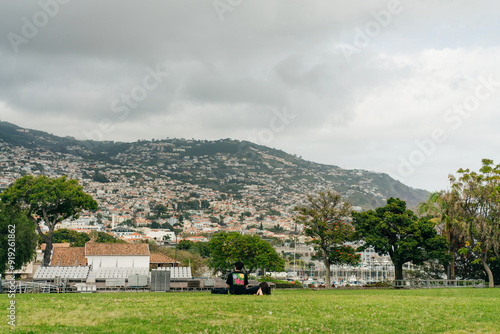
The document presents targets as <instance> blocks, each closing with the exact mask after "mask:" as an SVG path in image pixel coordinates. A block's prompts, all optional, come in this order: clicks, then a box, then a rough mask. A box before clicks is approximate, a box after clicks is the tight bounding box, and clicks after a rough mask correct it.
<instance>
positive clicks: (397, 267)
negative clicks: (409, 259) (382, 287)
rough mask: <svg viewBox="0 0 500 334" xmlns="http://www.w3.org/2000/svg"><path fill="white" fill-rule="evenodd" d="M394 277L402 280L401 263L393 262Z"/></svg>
mask: <svg viewBox="0 0 500 334" xmlns="http://www.w3.org/2000/svg"><path fill="white" fill-rule="evenodd" d="M394 279H395V280H402V279H403V264H402V263H395V264H394Z"/></svg>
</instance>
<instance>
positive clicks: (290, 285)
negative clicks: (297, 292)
mask: <svg viewBox="0 0 500 334" xmlns="http://www.w3.org/2000/svg"><path fill="white" fill-rule="evenodd" d="M259 282H271V283H274V284H275V285H276V288H277V289H302V288H303V286H302V283H300V282H299V281H297V280H295V281H294V282H290V281H285V280H278V279H274V278H272V277H269V276H264V277H261V278H260V279H259Z"/></svg>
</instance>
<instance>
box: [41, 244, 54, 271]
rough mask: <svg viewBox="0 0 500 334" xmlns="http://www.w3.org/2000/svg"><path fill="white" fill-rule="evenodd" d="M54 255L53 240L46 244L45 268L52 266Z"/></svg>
mask: <svg viewBox="0 0 500 334" xmlns="http://www.w3.org/2000/svg"><path fill="white" fill-rule="evenodd" d="M51 255H52V239H51V240H50V241H48V242H46V243H45V252H44V254H43V264H42V265H43V266H44V267H48V266H49V265H50V257H51Z"/></svg>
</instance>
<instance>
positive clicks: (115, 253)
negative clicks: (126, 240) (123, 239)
mask: <svg viewBox="0 0 500 334" xmlns="http://www.w3.org/2000/svg"><path fill="white" fill-rule="evenodd" d="M85 257H86V258H87V263H88V264H89V265H91V266H92V268H93V269H94V270H95V269H97V268H99V267H148V268H149V257H150V253H149V245H148V244H111V243H96V242H91V241H89V242H87V243H86V244H85Z"/></svg>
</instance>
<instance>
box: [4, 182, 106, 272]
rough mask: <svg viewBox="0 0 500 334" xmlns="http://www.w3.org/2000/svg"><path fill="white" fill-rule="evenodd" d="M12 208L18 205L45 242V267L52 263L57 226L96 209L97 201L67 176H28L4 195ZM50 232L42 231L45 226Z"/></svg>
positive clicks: (5, 201)
mask: <svg viewBox="0 0 500 334" xmlns="http://www.w3.org/2000/svg"><path fill="white" fill-rule="evenodd" d="M1 199H2V201H3V202H4V203H6V204H7V205H9V206H12V205H17V206H19V207H20V208H21V209H22V210H23V211H24V212H25V213H26V216H27V217H28V219H30V220H31V221H32V222H34V223H35V224H36V228H37V231H38V234H39V235H40V236H41V237H42V239H43V241H44V242H45V243H46V249H45V254H44V258H43V263H44V265H48V264H49V263H50V256H51V251H52V237H53V233H54V229H55V226H56V225H57V224H58V223H60V222H61V221H63V220H65V219H70V218H77V217H78V214H79V213H80V212H81V211H82V210H97V202H96V201H95V200H94V199H93V198H92V196H90V195H88V194H86V193H85V192H84V191H83V187H82V186H81V185H79V184H78V181H77V180H69V179H68V178H67V176H61V177H59V178H50V177H48V176H45V175H40V176H36V177H35V176H33V175H25V176H23V177H21V178H19V179H17V180H16V181H15V182H14V183H13V184H12V185H11V186H10V187H9V188H8V189H6V190H5V191H4V192H3V193H2V194H1ZM43 224H45V226H47V228H48V233H46V234H44V233H43V232H42V225H43Z"/></svg>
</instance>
